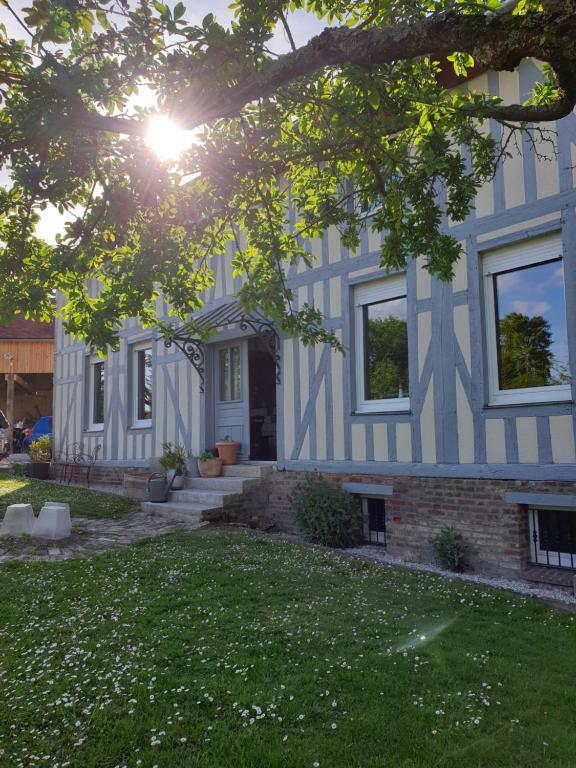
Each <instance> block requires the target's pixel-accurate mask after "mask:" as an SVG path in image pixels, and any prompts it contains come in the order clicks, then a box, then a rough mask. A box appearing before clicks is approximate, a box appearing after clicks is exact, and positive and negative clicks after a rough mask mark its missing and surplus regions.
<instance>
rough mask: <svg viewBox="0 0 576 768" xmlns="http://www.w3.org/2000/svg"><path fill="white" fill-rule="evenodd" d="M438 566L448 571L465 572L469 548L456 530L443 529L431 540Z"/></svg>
mask: <svg viewBox="0 0 576 768" xmlns="http://www.w3.org/2000/svg"><path fill="white" fill-rule="evenodd" d="M430 544H432V549H433V551H434V560H435V561H436V565H439V566H440V568H444V570H446V571H457V572H460V571H463V570H464V568H465V566H466V557H467V555H468V551H469V546H468V542H467V541H466V539H465V538H464V537H463V536H462V534H461V533H458V531H457V530H456V529H455V528H442V530H441V531H440V533H438V534H437V535H436V536H433V537H432V538H431V539H430Z"/></svg>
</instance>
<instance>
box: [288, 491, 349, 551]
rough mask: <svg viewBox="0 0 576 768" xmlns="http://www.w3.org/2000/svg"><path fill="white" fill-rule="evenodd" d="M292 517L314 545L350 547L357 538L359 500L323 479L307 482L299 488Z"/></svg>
mask: <svg viewBox="0 0 576 768" xmlns="http://www.w3.org/2000/svg"><path fill="white" fill-rule="evenodd" d="M294 517H295V518H296V521H297V522H298V525H299V526H300V528H301V530H302V532H303V533H304V535H305V536H306V537H307V538H308V539H310V541H312V542H314V543H315V544H324V545H325V546H327V547H351V546H353V545H354V544H356V543H357V542H358V541H359V539H360V531H361V522H362V516H361V511H360V505H359V504H358V500H357V499H355V498H354V496H352V494H350V493H347V492H346V491H343V490H341V489H340V488H337V487H335V486H333V485H330V484H329V483H327V482H325V481H323V480H308V481H306V483H305V484H304V485H303V486H302V488H301V489H300V491H299V492H298V495H297V497H296V499H295V502H294Z"/></svg>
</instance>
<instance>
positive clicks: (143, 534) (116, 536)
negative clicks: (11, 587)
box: [0, 511, 207, 563]
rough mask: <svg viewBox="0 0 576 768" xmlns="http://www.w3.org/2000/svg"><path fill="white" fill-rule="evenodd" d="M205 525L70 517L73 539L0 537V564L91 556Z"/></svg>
mask: <svg viewBox="0 0 576 768" xmlns="http://www.w3.org/2000/svg"><path fill="white" fill-rule="evenodd" d="M202 525H207V523H186V522H181V521H177V520H174V521H172V520H167V519H166V518H160V517H153V516H152V515H150V514H149V513H146V512H140V511H138V512H134V513H133V514H131V515H126V517H122V518H119V519H117V520H110V519H104V518H99V519H94V518H86V517H73V518H72V536H70V537H69V538H67V539H61V540H60V541H46V540H45V539H36V538H34V539H32V538H30V537H20V538H18V539H15V538H11V539H5V538H0V563H2V562H7V561H9V560H21V561H22V560H30V561H37V560H44V561H49V562H54V561H58V560H70V559H71V558H77V557H91V556H92V555H95V554H98V553H99V552H107V551H109V550H111V549H118V548H119V547H125V546H127V545H129V544H132V542H134V541H138V540H139V539H146V538H150V537H153V536H162V535H163V534H165V533H171V532H173V531H182V530H186V531H190V530H193V529H195V528H200V527H201V526H202Z"/></svg>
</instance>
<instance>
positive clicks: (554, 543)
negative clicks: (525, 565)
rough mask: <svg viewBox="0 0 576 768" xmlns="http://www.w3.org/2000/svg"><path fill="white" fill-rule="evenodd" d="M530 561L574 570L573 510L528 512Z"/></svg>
mask: <svg viewBox="0 0 576 768" xmlns="http://www.w3.org/2000/svg"><path fill="white" fill-rule="evenodd" d="M530 536H531V540H532V562H534V563H536V564H537V565H547V566H550V567H551V568H568V569H571V570H576V510H571V509H531V510H530Z"/></svg>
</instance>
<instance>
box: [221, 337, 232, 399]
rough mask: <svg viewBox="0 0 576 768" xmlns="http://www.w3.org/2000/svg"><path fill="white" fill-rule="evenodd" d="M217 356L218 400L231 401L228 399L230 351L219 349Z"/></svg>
mask: <svg viewBox="0 0 576 768" xmlns="http://www.w3.org/2000/svg"><path fill="white" fill-rule="evenodd" d="M218 354H219V373H220V400H231V399H232V398H231V397H230V350H229V349H221V350H220V352H219V353H218Z"/></svg>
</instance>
